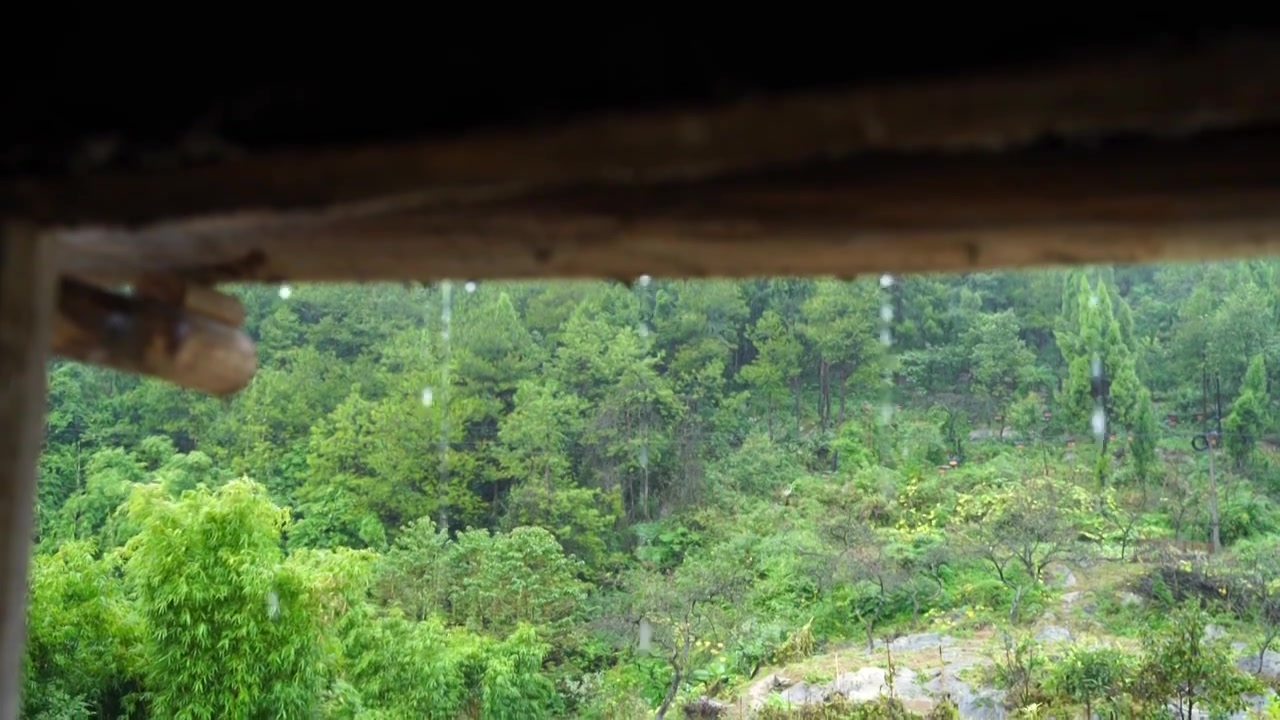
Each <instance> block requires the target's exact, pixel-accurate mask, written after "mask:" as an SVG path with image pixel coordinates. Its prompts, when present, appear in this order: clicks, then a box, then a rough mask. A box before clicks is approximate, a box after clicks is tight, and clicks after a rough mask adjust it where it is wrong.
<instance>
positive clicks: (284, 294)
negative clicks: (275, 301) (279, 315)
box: [280, 285, 293, 300]
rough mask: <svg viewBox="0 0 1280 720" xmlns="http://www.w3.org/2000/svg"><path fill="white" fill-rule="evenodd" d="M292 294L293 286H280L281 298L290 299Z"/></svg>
mask: <svg viewBox="0 0 1280 720" xmlns="http://www.w3.org/2000/svg"><path fill="white" fill-rule="evenodd" d="M292 294H293V288H291V287H289V286H288V285H281V286H280V299H281V300H288V299H289V296H290V295H292Z"/></svg>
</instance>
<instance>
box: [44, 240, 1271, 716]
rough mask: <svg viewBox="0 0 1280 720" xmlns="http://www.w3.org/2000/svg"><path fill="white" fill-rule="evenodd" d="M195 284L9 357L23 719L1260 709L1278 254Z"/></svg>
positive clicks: (1267, 655)
mask: <svg viewBox="0 0 1280 720" xmlns="http://www.w3.org/2000/svg"><path fill="white" fill-rule="evenodd" d="M229 292H233V293H234V294H235V295H236V296H237V297H238V298H240V300H241V301H242V302H243V304H244V306H245V309H246V311H247V317H248V319H247V323H246V327H247V330H248V332H249V334H250V335H251V336H252V337H253V339H254V341H255V343H256V345H257V348H258V353H259V366H260V369H259V371H258V374H257V376H256V377H255V379H254V380H253V382H252V384H251V385H250V386H249V387H248V388H247V389H245V390H244V391H242V392H240V393H238V394H237V395H235V396H234V397H231V398H229V399H226V400H222V399H216V398H213V397H209V396H205V395H202V394H199V393H195V392H189V391H183V390H180V389H178V388H176V387H174V386H172V385H168V384H165V383H161V382H156V381H152V380H144V379H139V378H136V377H133V376H129V375H124V374H120V373H116V372H112V371H109V370H105V369H101V368H95V367H89V366H84V365H80V364H76V363H69V362H61V361H57V362H53V363H52V364H51V366H50V376H49V383H50V405H49V412H48V420H47V428H46V444H45V448H44V452H43V455H42V457H41V465H40V481H39V487H38V494H39V498H38V516H37V537H36V538H35V542H36V549H35V556H34V559H33V563H32V568H31V578H30V606H29V619H28V646H27V655H26V660H25V665H24V673H25V675H24V677H25V683H24V688H25V691H24V692H25V694H24V698H23V714H24V717H30V718H41V719H45V720H52V719H54V718H57V719H72V718H179V719H184V718H191V719H196V718H255V719H256V718H347V719H356V718H359V719H361V720H372V719H374V718H441V719H455V718H483V719H485V720H499V719H506V718H511V719H517V718H518V719H521V720H524V719H536V718H597V719H602V720H603V719H606V718H608V719H613V718H617V719H624V720H625V719H630V718H651V717H657V718H664V717H666V718H678V717H708V718H710V717H720V718H746V717H757V718H762V719H765V720H783V719H786V718H794V719H800V718H813V719H817V718H906V717H915V716H917V715H919V716H929V717H937V718H945V717H957V716H966V717H967V716H973V717H1003V716H1004V715H1002V714H990V713H1004V712H1008V713H1010V715H1009V716H1011V717H1013V716H1016V717H1025V718H1036V717H1056V718H1067V717H1084V718H1089V717H1092V716H1098V717H1134V718H1158V717H1187V718H1190V717H1193V716H1194V717H1210V715H1208V714H1206V715H1201V714H1199V713H1200V712H1201V710H1202V709H1203V710H1204V711H1205V712H1207V713H1231V712H1239V711H1245V710H1247V711H1248V712H1251V713H1253V714H1254V715H1255V716H1258V717H1273V718H1274V717H1280V705H1277V704H1276V702H1275V701H1274V693H1273V692H1269V691H1268V685H1270V684H1274V683H1275V672H1276V670H1277V667H1280V655H1278V654H1277V653H1278V652H1280V640H1277V635H1280V506H1278V505H1277V502H1280V407H1277V404H1276V402H1275V400H1276V399H1280V387H1278V386H1277V383H1278V382H1280V262H1272V261H1248V262H1230V263H1218V264H1197V265H1190V264H1188V265H1165V266H1150V267H1146V266H1137V267H1118V266H1117V267H1090V268H1078V269H1070V270H1066V269H1053V270H1038V271H1027V272H1008V273H976V274H968V275H920V276H883V277H865V278H858V279H854V280H839V279H832V278H814V279H796V278H770V279H752V280H743V281H730V280H669V279H663V278H660V277H654V278H650V277H648V276H645V277H641V278H637V279H636V280H635V281H634V282H631V283H624V282H608V281H562V282H536V283H535V282H514V281H512V282H496V281H484V282H478V283H476V282H469V281H468V282H462V281H457V282H451V283H446V282H442V283H435V284H427V285H422V284H413V285H395V284H380V285H367V286H358V285H299V286H292V287H290V286H245V287H234V288H229ZM1050 631H1052V632H1050ZM929 634H932V637H934V638H936V639H937V640H936V642H937V644H938V645H937V648H935V649H932V650H926V651H920V652H915V654H913V652H914V651H913V650H911V649H902V648H906V647H908V646H909V645H910V644H911V643H908V642H905V640H911V641H912V642H914V639H915V638H918V637H922V636H926V635H929ZM1064 634H1065V635H1069V636H1070V638H1071V639H1070V640H1069V641H1062V640H1063V637H1062V636H1063V635H1064ZM1055 635H1056V636H1057V637H1056V638H1055V637H1054V636H1055ZM1273 641H1275V642H1273ZM944 648H945V652H944ZM876 668H879V669H880V675H879V676H878V677H884V678H887V679H888V680H887V681H886V683H885V685H886V686H885V687H883V688H881V687H879V686H877V688H876V689H875V692H873V693H872V695H874V697H870V698H866V697H863V696H862V695H861V694H859V692H854V691H853V690H848V689H847V688H848V687H851V685H850V684H849V683H850V682H851V680H849V678H851V677H853V676H854V675H858V676H859V677H863V676H866V673H868V672H872V671H874V670H875V669H876ZM929 668H932V670H929ZM853 671H857V673H854V672H853ZM926 671H928V672H933V673H941V675H940V676H939V677H942V678H943V680H944V682H943V685H944V686H946V687H956V688H958V687H959V685H960V684H962V683H963V684H964V685H965V687H966V688H976V689H978V690H980V692H979V693H978V694H984V693H985V695H986V696H988V697H989V699H991V702H992V709H989V710H987V711H983V712H986V713H988V714H982V712H979V711H977V710H972V709H968V708H966V706H965V704H964V703H965V702H967V699H966V698H964V697H960V696H959V694H958V693H957V692H952V693H948V692H945V691H944V692H941V693H935V694H934V695H933V696H931V697H930V698H927V699H922V697H921V696H920V693H918V692H916V691H915V690H912V689H909V688H907V687H906V686H905V684H904V683H903V681H901V680H898V679H897V678H900V677H905V674H906V673H908V672H910V673H912V674H914V675H919V676H921V682H923V677H924V676H925V675H926ZM842 683H843V684H842ZM841 687H845V688H846V690H841V689H840V688H841ZM978 690H975V692H978ZM1269 698H1271V699H1270V700H1268V699H1269ZM1268 703H1269V704H1268ZM1193 712H1194V713H1195V715H1193ZM1215 716H1216V715H1215ZM1221 716H1223V717H1225V716H1226V715H1221Z"/></svg>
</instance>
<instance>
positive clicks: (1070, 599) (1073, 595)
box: [1062, 590, 1082, 605]
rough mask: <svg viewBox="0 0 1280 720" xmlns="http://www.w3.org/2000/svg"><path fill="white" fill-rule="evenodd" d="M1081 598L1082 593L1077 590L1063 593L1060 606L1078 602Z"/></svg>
mask: <svg viewBox="0 0 1280 720" xmlns="http://www.w3.org/2000/svg"><path fill="white" fill-rule="evenodd" d="M1081 597H1082V593H1081V592H1080V591H1079V590H1072V591H1071V592H1069V593H1063V595H1062V604H1064V605H1071V604H1072V603H1074V602H1076V601H1077V600H1079V599H1080V598H1081Z"/></svg>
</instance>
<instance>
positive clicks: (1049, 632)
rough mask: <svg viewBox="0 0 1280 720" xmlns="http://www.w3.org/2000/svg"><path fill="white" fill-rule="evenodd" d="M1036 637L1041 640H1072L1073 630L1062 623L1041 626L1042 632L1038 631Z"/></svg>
mask: <svg viewBox="0 0 1280 720" xmlns="http://www.w3.org/2000/svg"><path fill="white" fill-rule="evenodd" d="M1036 639H1037V640H1039V641H1040V642H1070V641H1071V631H1070V630H1068V629H1066V628H1064V627H1062V626H1061V625H1050V626H1049V627H1046V628H1041V629H1040V632H1038V633H1036Z"/></svg>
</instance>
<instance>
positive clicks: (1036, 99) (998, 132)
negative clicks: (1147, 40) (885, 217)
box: [0, 35, 1280, 225]
mask: <svg viewBox="0 0 1280 720" xmlns="http://www.w3.org/2000/svg"><path fill="white" fill-rule="evenodd" d="M1269 40H1271V38H1268V37H1251V36H1247V35H1235V36H1229V37H1224V38H1221V39H1220V40H1218V41H1217V42H1215V43H1212V44H1209V45H1207V46H1206V47H1204V48H1202V49H1200V50H1198V51H1196V52H1193V53H1185V52H1178V51H1177V50H1176V49H1169V48H1163V49H1145V50H1140V51H1134V52H1132V53H1129V54H1126V55H1122V56H1116V57H1095V58H1093V59H1091V60H1088V61H1086V62H1075V63H1070V64H1065V63H1064V64H1060V65H1058V66H1055V67H1047V68H1043V69H1039V70H1035V71H1030V70H1028V71H1025V72H1021V73H1004V74H999V75H990V76H982V77H971V78H960V79H952V80H946V81H932V82H927V83H906V84H901V85H894V86H887V87H866V88H860V89H852V90H848V91H844V92H838V91H832V92H825V93H810V94H804V95H796V96H787V97H764V98H759V99H757V100H755V101H748V102H739V103H734V104H730V105H723V106H717V107H705V108H688V109H683V110H667V111H661V112H651V113H639V114H632V115H611V116H601V117H591V118H585V119H581V120H579V121H577V122H572V123H569V124H564V125H559V126H555V127H547V128H540V129H529V130H525V131H520V132H515V131H511V132H501V133H482V134H473V135H468V136H465V137H460V138H455V139H452V140H432V141H423V142H418V143H410V144H404V145H397V146H379V147H362V148H353V149H340V150H329V151H323V152H321V151H315V152H310V153H279V154H272V155H262V156H248V157H244V158H241V159H236V160H227V161H223V162H219V163H215V164H211V165H207V166H202V167H195V168H188V169H186V170H181V171H172V172H137V173H132V174H124V175H109V176H96V175H87V176H84V177H79V178H69V179H68V178H55V179H45V180H42V179H31V178H28V179H16V180H9V181H3V182H0V216H5V215H8V216H13V217H27V218H31V219H35V220H38V221H41V222H49V223H58V224H63V225H76V224H84V223H105V224H123V225H137V224H144V223H152V222H155V221H160V220H166V219H169V220H172V219H180V218H187V217H192V216H198V215H206V214H211V213H232V212H243V211H281V210H306V209H318V208H323V207H328V206H332V205H343V204H350V203H358V202H365V201H371V200H376V199H380V198H386V197H397V196H403V195H406V194H410V195H416V194H424V195H425V194H429V195H432V196H433V197H435V198H436V201H437V202H441V203H447V202H450V198H451V197H453V196H454V195H455V194H456V193H459V192H463V193H465V192H468V191H473V190H476V191H482V192H497V193H503V192H523V191H528V190H531V189H533V190H537V189H544V188H547V187H557V186H561V185H565V184H575V183H600V182H604V183H619V182H624V183H639V184H642V185H644V184H649V183H653V182H656V181H671V180H681V181H688V180H696V179H707V178H711V177H717V176H721V175H725V174H732V173H739V172H747V171H752V170H759V169H762V168H768V167H777V166H783V167H785V166H791V165H795V164H796V163H800V162H805V161H809V160H812V159H815V158H832V157H847V156H851V155H856V154H862V153H867V152H872V151H884V150H889V151H895V152H922V151H945V152H969V151H974V150H983V151H989V150H994V149H998V150H1006V151H1007V150H1010V149H1016V148H1021V147H1025V146H1027V145H1030V144H1033V143H1036V142H1038V141H1041V140H1044V139H1046V138H1059V139H1068V140H1073V141H1094V140H1097V139H1099V138H1106V137H1111V136H1114V135H1116V134H1130V133H1132V134H1138V135H1151V134H1157V135H1168V134H1171V135H1189V134H1194V133H1196V132H1201V131H1205V130H1212V129H1221V128H1239V127H1249V126H1256V125H1263V124H1267V123H1274V122H1277V121H1280V45H1278V44H1276V43H1275V42H1270V41H1269ZM424 195H419V197H422V196H424Z"/></svg>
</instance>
